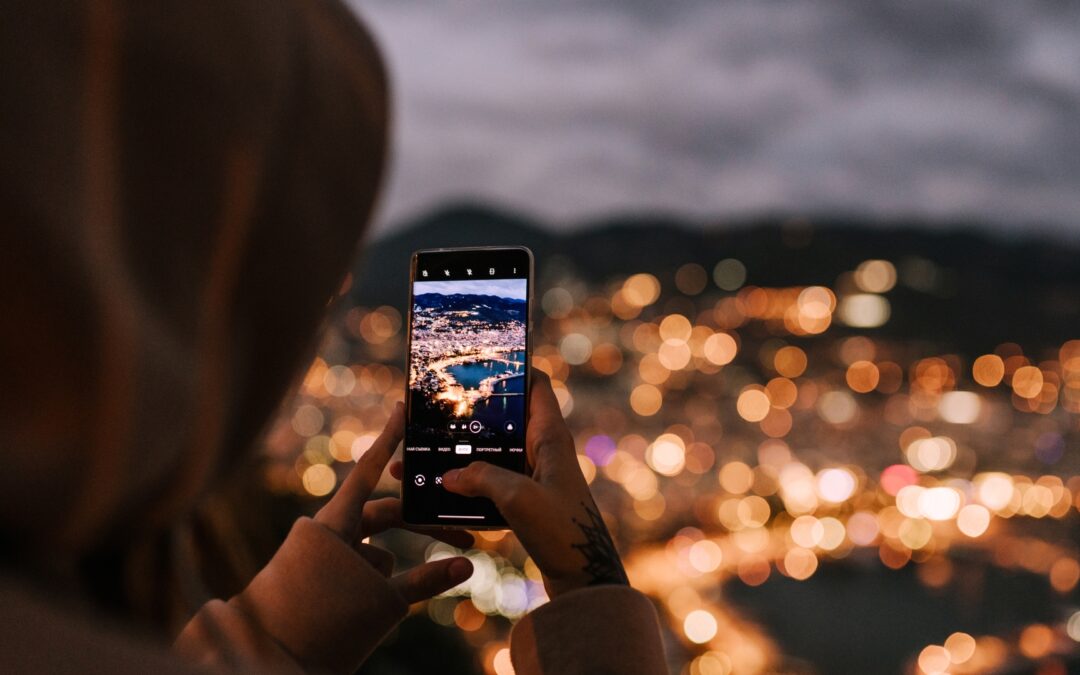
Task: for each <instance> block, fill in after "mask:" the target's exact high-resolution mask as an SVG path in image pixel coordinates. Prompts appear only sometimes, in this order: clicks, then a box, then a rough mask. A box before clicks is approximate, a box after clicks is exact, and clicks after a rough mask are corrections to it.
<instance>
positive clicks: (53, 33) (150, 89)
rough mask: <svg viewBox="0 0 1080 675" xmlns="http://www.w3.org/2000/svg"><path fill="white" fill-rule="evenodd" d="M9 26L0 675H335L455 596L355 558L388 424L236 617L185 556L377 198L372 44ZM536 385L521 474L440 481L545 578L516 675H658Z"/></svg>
mask: <svg viewBox="0 0 1080 675" xmlns="http://www.w3.org/2000/svg"><path fill="white" fill-rule="evenodd" d="M5 9H6V11H5V20H4V21H3V22H0V62H2V63H4V64H5V67H4V71H3V74H2V76H0V106H2V108H0V110H2V118H0V119H2V124H0V156H3V158H4V161H3V162H0V213H2V214H3V217H4V219H3V225H2V226H0V289H2V290H0V294H2V295H0V309H2V312H0V316H2V317H3V321H4V329H3V331H0V354H2V357H0V358H3V364H2V369H0V372H2V373H3V383H2V390H3V392H4V404H3V409H2V415H3V417H2V418H0V452H2V455H0V459H2V462H3V471H0V672H5V673H6V672H11V673H33V672H50V673H67V672H79V673H96V672H101V673H129V672H131V673H134V672H139V673H144V672H156V673H162V674H166V673H188V672H195V671H196V670H198V671H199V672H204V671H202V670H199V668H200V667H202V668H206V667H209V668H211V669H217V670H222V671H230V672H259V673H263V672H331V673H347V672H352V671H354V670H355V669H356V668H357V667H358V666H359V665H360V664H361V663H362V662H363V661H364V659H365V658H366V657H367V656H368V655H369V654H370V653H371V651H372V650H373V649H374V648H375V646H376V645H377V644H378V643H379V641H380V640H381V639H383V638H384V637H385V636H386V635H387V633H388V632H389V631H390V630H392V628H393V627H394V626H395V625H396V623H397V622H399V621H400V620H401V619H402V618H403V617H404V616H405V614H406V612H407V611H408V608H409V605H410V604H412V603H415V602H418V601H421V600H424V599H426V598H428V597H431V596H432V595H434V594H436V593H439V592H441V591H444V590H446V589H448V588H450V587H452V586H454V585H455V584H458V583H460V582H461V581H462V580H464V579H465V578H467V577H468V575H469V574H470V565H469V563H468V561H467V560H465V559H463V558H460V557H459V558H454V559H449V560H443V561H437V562H429V563H426V564H423V565H420V566H418V567H416V568H413V569H411V570H408V571H405V572H404V573H400V574H396V575H395V574H393V572H392V561H391V557H390V556H389V554H388V553H387V552H386V551H382V550H381V549H379V548H378V547H375V546H372V545H370V544H367V543H364V541H363V538H365V537H367V536H369V535H371V534H374V533H377V532H380V531H382V530H384V529H387V528H390V527H397V526H400V525H401V522H400V505H399V504H398V502H397V501H396V499H393V498H382V499H374V498H372V492H373V489H374V486H375V484H376V482H377V480H378V478H379V476H380V475H381V474H382V473H383V471H384V467H385V465H386V464H387V462H388V460H389V459H390V457H391V454H392V453H393V451H394V449H395V447H396V446H397V444H398V442H399V441H400V438H401V434H402V425H403V417H402V411H401V410H400V409H398V410H397V411H395V412H394V414H393V415H392V416H391V418H390V421H389V423H388V424H387V426H386V429H384V430H383V432H382V434H381V436H380V437H379V440H378V441H377V442H376V443H375V444H374V445H373V446H372V449H371V450H370V451H369V452H368V453H367V454H365V455H364V456H363V457H362V458H361V460H360V461H359V462H358V463H357V465H356V467H355V468H354V469H353V471H352V472H351V473H350V475H349V476H348V478H347V479H346V480H345V481H344V482H343V484H342V485H341V487H340V488H339V490H338V491H337V493H336V494H335V495H334V496H333V498H331V499H330V500H329V501H328V502H327V503H326V505H325V506H324V507H323V508H321V509H320V510H319V511H318V512H317V513H316V514H315V515H314V517H312V518H300V519H298V520H297V521H296V522H295V524H294V525H293V526H292V529H291V531H290V532H289V533H288V535H287V536H286V537H285V538H284V540H283V543H281V545H280V548H279V549H278V550H277V552H276V553H275V554H274V555H273V557H272V558H271V559H270V560H269V562H268V563H267V564H266V565H265V567H263V568H262V569H261V570H259V571H258V572H257V573H256V574H253V575H252V577H251V578H250V579H249V580H247V581H248V583H246V585H243V584H241V585H242V586H243V590H241V591H240V592H238V593H236V594H234V595H232V597H230V598H229V599H228V600H224V599H213V598H212V595H213V594H212V593H211V592H210V590H209V589H210V588H213V587H215V585H214V584H212V583H210V582H209V581H208V580H207V579H206V578H205V577H206V576H208V574H207V573H208V572H213V571H215V570H218V569H219V567H222V566H223V564H222V563H221V561H220V560H219V557H221V556H219V555H215V553H218V554H220V551H214V550H202V549H201V548H200V545H199V544H200V542H201V541H203V539H204V537H203V535H205V532H206V529H207V527H209V525H208V524H207V523H208V521H207V520H206V519H205V518H204V516H206V514H207V513H209V514H210V515H211V516H212V517H213V518H216V519H218V521H221V520H222V519H227V513H226V511H227V510H226V509H223V508H221V507H220V503H218V502H214V499H216V495H217V494H218V492H219V491H220V490H222V489H223V486H225V485H227V484H228V481H227V478H228V477H230V476H236V475H238V474H243V473H244V472H251V471H252V470H253V469H252V464H251V462H250V461H249V459H248V458H250V457H251V454H252V453H251V449H252V448H253V447H256V446H257V444H258V440H259V439H260V438H261V437H262V436H263V435H264V434H265V433H266V426H267V422H268V420H270V419H272V418H273V416H274V414H275V412H276V411H277V409H278V406H279V404H280V402H281V401H282V400H283V398H284V397H286V395H287V393H288V392H289V391H290V389H291V388H292V387H294V386H295V383H296V382H297V380H298V373H299V372H300V371H301V370H302V368H303V366H304V365H305V363H306V362H307V361H308V360H310V357H311V354H312V352H313V348H314V344H315V342H314V340H315V338H316V336H317V335H318V333H319V328H320V326H321V325H322V323H323V322H324V320H325V316H326V314H327V304H328V299H332V298H333V297H334V296H335V293H337V292H338V290H339V289H340V288H341V286H342V279H343V277H344V276H345V274H346V271H347V270H348V269H349V266H350V264H351V263H352V261H353V259H354V256H355V253H356V246H357V242H358V241H359V240H360V236H361V234H362V231H363V224H364V223H366V222H367V221H368V219H369V217H370V213H371V210H372V207H373V204H374V202H375V200H376V196H377V194H378V188H379V183H380V179H381V175H382V171H383V166H384V164H385V157H386V154H387V129H388V117H389V114H388V87H387V82H386V76H385V73H384V71H383V69H382V66H381V62H380V60H379V56H378V52H377V49H376V47H375V45H374V43H373V41H372V40H371V38H370V36H369V35H368V34H367V33H366V32H365V31H364V30H363V29H362V27H361V26H360V25H359V24H358V23H357V21H356V19H355V17H354V16H353V15H352V14H351V13H350V12H348V11H347V10H346V9H345V8H344V7H343V6H341V5H340V4H339V3H337V2H331V1H326V2H307V1H302V0H228V1H222V2H211V3H191V2H188V1H187V0H184V1H180V0H162V1H160V2H155V3H145V2H139V1H138V0H61V1H59V2H52V3H39V2H35V1H33V0H11V1H9V2H8V3H7V5H6V6H5ZM535 382H536V384H535V387H534V389H533V393H532V396H531V400H530V415H531V422H530V425H529V428H528V429H527V437H528V455H529V460H530V463H531V465H532V474H531V475H528V476H526V475H519V474H514V473H510V472H506V471H503V470H501V469H498V468H496V467H494V466H491V465H487V464H484V463H480V462H477V463H474V464H472V465H469V466H468V467H467V468H465V469H462V470H460V471H457V472H451V473H449V474H447V475H446V477H445V485H446V488H447V489H449V490H452V491H455V492H458V493H460V494H464V495H478V496H479V495H482V496H486V497H489V498H491V499H493V500H494V501H495V503H496V504H497V505H498V506H499V509H500V510H501V511H502V513H503V514H504V515H505V517H506V519H507V520H508V521H509V523H510V525H511V527H512V528H513V530H514V532H515V533H516V534H517V535H518V537H519V538H520V540H521V542H522V544H523V545H524V546H525V548H526V549H527V550H528V552H529V553H530V555H531V556H532V557H533V559H534V560H535V561H536V564H537V566H538V567H539V569H540V570H541V572H542V574H543V576H544V583H545V585H546V588H547V590H548V593H549V595H550V597H551V601H550V602H549V603H548V604H546V605H544V606H542V607H540V608H538V609H537V610H535V611H533V612H532V613H530V614H529V615H527V616H526V617H525V618H523V619H522V620H521V621H519V622H518V623H517V625H516V626H515V627H514V629H513V632H512V638H511V652H512V659H513V663H514V667H515V669H516V670H517V672H518V673H521V674H532V673H537V674H549V673H560V674H561V673H607V672H610V673H615V672H618V673H658V672H664V671H665V670H666V667H665V663H664V655H663V649H662V645H661V640H660V636H659V628H658V623H657V618H656V615H655V611H654V609H653V607H652V605H651V603H650V602H649V601H648V600H647V599H646V598H645V597H644V596H643V595H641V594H640V593H638V592H637V591H635V590H633V589H632V588H631V587H630V586H629V585H628V583H627V579H626V575H625V572H624V571H623V568H622V565H621V563H620V562H619V558H618V555H617V553H616V550H615V548H614V545H613V543H612V540H611V537H610V536H609V534H608V532H607V528H606V527H605V526H604V523H603V520H602V518H601V517H600V515H599V512H598V510H597V508H596V505H595V503H594V502H593V500H592V497H591V496H590V494H589V489H588V486H587V484H586V482H585V481H584V479H583V477H582V476H581V473H580V470H579V467H578V464H577V461H576V458H575V449H574V446H573V439H572V437H571V435H570V433H569V431H568V430H567V427H566V425H565V423H564V421H563V420H562V417H561V415H560V414H559V409H558V405H557V402H556V400H555V398H554V395H553V393H552V391H551V388H550V385H549V383H548V382H547V380H546V379H545V378H544V377H543V376H542V375H538V376H537V377H536V379H535ZM390 470H391V473H397V474H400V467H397V466H396V465H395V466H391V469H390ZM211 520H213V519H211ZM212 524H213V523H212V522H211V525H212ZM218 525H220V522H219V523H218ZM222 527H224V526H222ZM225 529H227V528H225ZM241 567H242V566H241ZM161 626H176V627H177V629H176V631H175V641H174V642H172V643H171V645H170V641H168V640H166V639H165V638H164V637H163V635H162V633H161V632H160V631H161V630H162V629H161V628H160V627H161Z"/></svg>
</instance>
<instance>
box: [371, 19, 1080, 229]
mask: <svg viewBox="0 0 1080 675" xmlns="http://www.w3.org/2000/svg"><path fill="white" fill-rule="evenodd" d="M352 3H353V5H354V6H355V7H356V8H357V9H358V11H359V13H360V14H361V15H362V16H364V17H365V18H366V20H367V21H368V23H369V25H370V26H371V27H372V29H373V31H374V32H375V34H376V37H377V38H378V40H379V41H380V43H381V44H382V46H383V49H384V52H385V54H386V57H387V59H388V63H389V68H390V71H391V74H392V78H393V81H394V84H395V90H396V91H395V106H396V111H397V121H396V129H395V134H396V137H395V139H394V142H395V159H394V164H393V168H392V176H391V183H390V188H389V194H388V195H387V199H386V200H384V210H383V217H382V220H383V223H382V224H381V227H382V228H386V227H388V225H387V223H394V222H397V221H399V220H400V219H401V218H402V217H404V216H407V215H410V214H415V213H417V212H419V211H422V210H425V209H428V208H431V207H433V206H435V205H437V204H438V203H440V202H442V201H444V200H447V199H452V198H457V197H479V198H484V199H490V200H494V201H497V202H500V203H503V204H508V205H511V206H517V207H520V208H524V209H526V210H529V211H532V212H535V213H536V214H538V215H539V216H541V217H543V218H545V219H548V220H551V221H553V222H555V223H573V222H577V221H580V220H582V219H584V218H588V217H590V216H595V215H601V214H607V213H610V212H613V211H628V210H635V209H650V210H671V211H675V212H679V213H685V214H687V215H691V216H704V217H713V216H717V217H721V218H722V217H724V216H736V215H741V214H746V213H752V212H755V211H776V210H786V211H792V212H815V211H824V210H842V211H845V212H851V213H861V214H865V215H866V216H868V217H869V218H870V219H874V218H877V217H892V216H898V215H912V216H919V217H926V218H954V217H959V218H968V217H970V218H974V219H979V220H983V221H985V222H987V223H988V224H989V225H990V226H991V227H995V228H1001V229H1012V230H1016V229H1019V228H1024V227H1029V226H1032V225H1036V224H1038V225H1041V226H1042V227H1044V228H1046V229H1048V230H1050V231H1052V232H1057V233H1065V232H1073V231H1078V230H1080V227H1078V226H1080V190H1078V189H1077V187H1076V186H1077V185H1078V184H1080V178H1078V177H1080V125H1078V124H1077V123H1076V119H1077V116H1078V113H1080V40H1077V39H1076V35H1078V34H1080V4H1077V3H1059V2H1052V1H1045V2H1040V1H1031V2H1025V3H1017V2H1015V1H1013V0H978V1H976V0H951V1H949V2H941V1H940V0H934V1H933V2H930V1H927V0H902V1H893V0H888V1H885V0H883V1H881V2H862V1H859V0H851V1H849V2H843V3H840V2H828V3H824V2H815V1H812V0H795V1H793V2H786V3H762V2H712V1H709V2H705V1H704V0H697V1H686V2H669V3H656V2H643V1H642V2H628V1H626V0H617V1H616V0H606V1H593V2H568V1H561V0H552V1H549V2H531V1H528V0H520V1H517V2H503V3H487V2H464V1H462V2H447V3H422V2H416V1H415V0H352Z"/></svg>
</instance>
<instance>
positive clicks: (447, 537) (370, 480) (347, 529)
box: [315, 403, 473, 604]
mask: <svg viewBox="0 0 1080 675" xmlns="http://www.w3.org/2000/svg"><path fill="white" fill-rule="evenodd" d="M404 431H405V408H404V406H403V405H402V404H400V403H399V404H398V405H397V407H396V408H394V412H393V413H391V415H390V419H389V420H388V421H387V423H386V427H385V428H384V429H383V431H382V433H381V434H380V435H379V437H378V438H377V439H375V442H374V443H372V445H371V448H370V449H368V451H367V452H365V453H364V454H363V456H361V457H360V459H359V460H358V461H357V462H356V466H355V467H353V470H352V471H351V472H350V473H349V475H348V477H346V478H345V480H344V482H342V484H341V487H340V488H339V489H338V491H337V493H336V494H335V495H334V496H333V497H332V498H331V499H330V501H329V502H327V503H326V505H325V506H323V507H322V508H321V509H319V512H318V513H316V514H315V522H317V523H321V524H322V525H324V526H326V527H327V528H329V529H330V530H331V531H333V532H334V533H335V534H337V535H338V536H339V537H341V538H342V539H344V540H345V541H346V542H348V543H349V544H351V545H352V546H353V547H354V548H355V549H356V551H357V552H358V553H359V554H360V555H362V556H364V558H365V559H367V561H368V562H370V563H371V564H372V565H374V566H375V568H376V569H378V570H379V571H380V572H382V573H383V574H384V575H385V576H387V577H389V578H390V583H391V585H392V586H393V587H394V588H395V590H397V592H398V593H399V594H400V595H401V597H403V598H404V599H405V601H406V602H408V603H410V604H412V603H414V602H419V601H421V600H426V599H428V598H430V597H432V596H434V595H438V594H439V593H442V592H443V591H445V590H447V589H450V588H453V587H454V586H457V585H458V584H460V583H461V582H463V581H465V580H466V579H468V578H469V577H470V576H471V575H472V570H473V567H472V563H471V562H470V561H469V559H468V558H464V557H457V558H447V559H445V560H438V561H435V562H429V563H425V564H423V565H417V566H416V567H414V568H412V569H411V570H409V571H407V572H404V573H402V574H399V575H397V576H393V577H391V573H392V572H393V567H394V560H393V556H392V555H391V554H390V553H389V552H388V551H384V550H383V549H380V548H377V547H375V546H371V545H370V544H364V543H363V541H362V540H363V539H364V538H365V537H370V536H371V535H373V534H378V533H380V532H383V531H385V530H388V529H390V528H393V527H397V528H403V529H410V530H413V531H417V532H421V533H423V534H429V535H431V536H433V537H436V538H438V539H442V540H443V541H446V542H448V543H450V544H453V545H455V546H468V545H469V544H471V543H472V541H473V540H472V537H471V536H470V535H469V534H468V533H466V532H461V531H452V530H439V529H434V528H412V527H407V526H406V525H405V524H404V523H403V522H402V518H401V500H400V499H397V498H396V497H387V498H385V499H375V500H371V501H368V497H369V496H371V493H372V491H373V490H374V489H375V486H376V485H377V484H378V482H379V477H380V476H381V475H382V472H383V468H384V467H385V466H386V463H387V462H388V461H389V460H390V456H391V455H392V454H394V450H395V449H396V448H397V446H398V443H400V442H401V438H402V436H403V434H404Z"/></svg>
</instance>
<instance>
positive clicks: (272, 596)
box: [174, 518, 408, 673]
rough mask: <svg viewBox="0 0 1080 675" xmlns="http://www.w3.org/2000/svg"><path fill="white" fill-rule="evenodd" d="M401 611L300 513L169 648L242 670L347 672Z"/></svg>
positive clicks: (367, 568) (331, 537)
mask: <svg viewBox="0 0 1080 675" xmlns="http://www.w3.org/2000/svg"><path fill="white" fill-rule="evenodd" d="M407 610H408V604H407V603H406V602H405V600H404V598H402V597H401V596H400V595H399V594H398V593H397V592H396V591H395V590H394V589H393V588H392V587H391V585H390V582H389V580H388V579H387V577H386V576H384V575H383V573H381V572H380V571H379V570H377V569H376V568H375V567H374V566H373V565H372V564H371V563H369V562H368V561H367V560H366V559H365V558H364V557H363V556H362V555H361V554H360V553H358V552H357V551H356V550H354V549H353V548H352V547H351V546H349V545H348V544H347V543H346V542H345V541H343V540H342V539H341V538H340V537H338V536H337V535H336V534H334V533H333V532H331V531H330V530H328V529H326V528H325V527H323V526H322V525H320V524H318V523H316V522H315V521H313V520H311V519H310V518H301V519H300V520H298V521H297V522H296V524H295V525H294V526H293V528H292V531H291V532H290V533H289V536H288V537H287V538H286V539H285V542H284V543H283V544H282V545H281V548H280V549H278V552H277V553H276V554H275V555H274V557H273V559H272V560H271V561H270V562H269V564H267V566H266V567H265V568H263V570H262V571H261V572H259V574H257V575H256V576H255V578H254V579H253V580H252V581H251V584H250V585H248V587H247V588H245V589H244V590H243V591H242V592H241V593H240V594H239V595H237V596H235V597H233V598H232V599H230V600H229V601H228V602H222V601H220V600H215V601H212V602H209V603H207V604H206V605H204V606H203V608H202V609H200V610H199V612H198V613H197V614H196V615H195V616H194V618H192V619H191V621H190V622H189V623H188V624H187V626H185V627H184V630H183V631H181V633H180V635H179V637H178V638H177V639H176V642H175V644H174V648H175V649H176V651H177V652H179V653H180V654H181V655H183V656H185V657H186V658H188V659H189V660H192V661H195V662H200V663H204V664H208V665H218V666H226V667H229V668H232V669H234V670H241V671H247V670H250V671H253V672H298V671H315V672H327V673H353V672H355V671H356V669H357V668H358V667H359V665H360V664H361V663H362V662H363V660H364V659H365V658H367V656H368V655H370V654H371V652H372V650H374V648H375V646H376V645H378V644H379V642H380V641H382V639H383V638H384V637H386V635H387V634H388V633H389V632H390V631H391V630H392V629H393V628H394V626H396V625H397V624H398V622H399V621H401V619H402V618H403V617H404V616H405V613H406V612H407Z"/></svg>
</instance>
